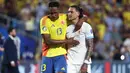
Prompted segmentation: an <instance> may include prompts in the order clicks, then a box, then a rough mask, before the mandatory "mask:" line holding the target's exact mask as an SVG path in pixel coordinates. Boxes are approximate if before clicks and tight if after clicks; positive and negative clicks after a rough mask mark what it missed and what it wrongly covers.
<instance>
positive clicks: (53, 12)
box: [50, 7, 59, 20]
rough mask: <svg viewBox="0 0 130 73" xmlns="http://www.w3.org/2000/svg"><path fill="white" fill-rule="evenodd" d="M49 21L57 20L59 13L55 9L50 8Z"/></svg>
mask: <svg viewBox="0 0 130 73" xmlns="http://www.w3.org/2000/svg"><path fill="white" fill-rule="evenodd" d="M50 18H51V20H57V19H58V18H59V12H58V8H57V7H50Z"/></svg>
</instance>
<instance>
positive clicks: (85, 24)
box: [83, 22, 91, 28]
mask: <svg viewBox="0 0 130 73" xmlns="http://www.w3.org/2000/svg"><path fill="white" fill-rule="evenodd" d="M83 27H88V28H89V27H90V28H91V25H90V24H89V23H87V22H83Z"/></svg>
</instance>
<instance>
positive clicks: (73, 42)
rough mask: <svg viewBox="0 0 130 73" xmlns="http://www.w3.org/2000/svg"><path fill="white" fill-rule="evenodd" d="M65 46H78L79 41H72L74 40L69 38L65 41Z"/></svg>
mask: <svg viewBox="0 0 130 73" xmlns="http://www.w3.org/2000/svg"><path fill="white" fill-rule="evenodd" d="M67 44H71V45H75V46H76V45H78V44H79V41H77V40H74V38H70V39H68V40H67Z"/></svg>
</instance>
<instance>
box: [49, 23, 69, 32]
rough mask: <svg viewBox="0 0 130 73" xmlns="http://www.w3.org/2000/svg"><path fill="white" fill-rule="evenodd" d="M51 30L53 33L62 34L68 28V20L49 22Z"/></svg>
mask: <svg viewBox="0 0 130 73" xmlns="http://www.w3.org/2000/svg"><path fill="white" fill-rule="evenodd" d="M49 24H50V26H49V30H50V32H52V33H57V34H61V33H62V32H65V31H66V29H67V23H66V21H62V20H60V21H55V22H49Z"/></svg>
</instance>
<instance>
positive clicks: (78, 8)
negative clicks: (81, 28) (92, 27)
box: [70, 5, 83, 18]
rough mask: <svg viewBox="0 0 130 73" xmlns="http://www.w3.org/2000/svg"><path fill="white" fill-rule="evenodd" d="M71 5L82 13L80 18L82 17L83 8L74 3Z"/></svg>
mask: <svg viewBox="0 0 130 73" xmlns="http://www.w3.org/2000/svg"><path fill="white" fill-rule="evenodd" d="M70 7H72V8H75V9H76V11H78V12H79V13H80V15H79V18H82V17H83V9H82V8H80V7H79V6H77V5H72V6H70Z"/></svg>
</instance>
